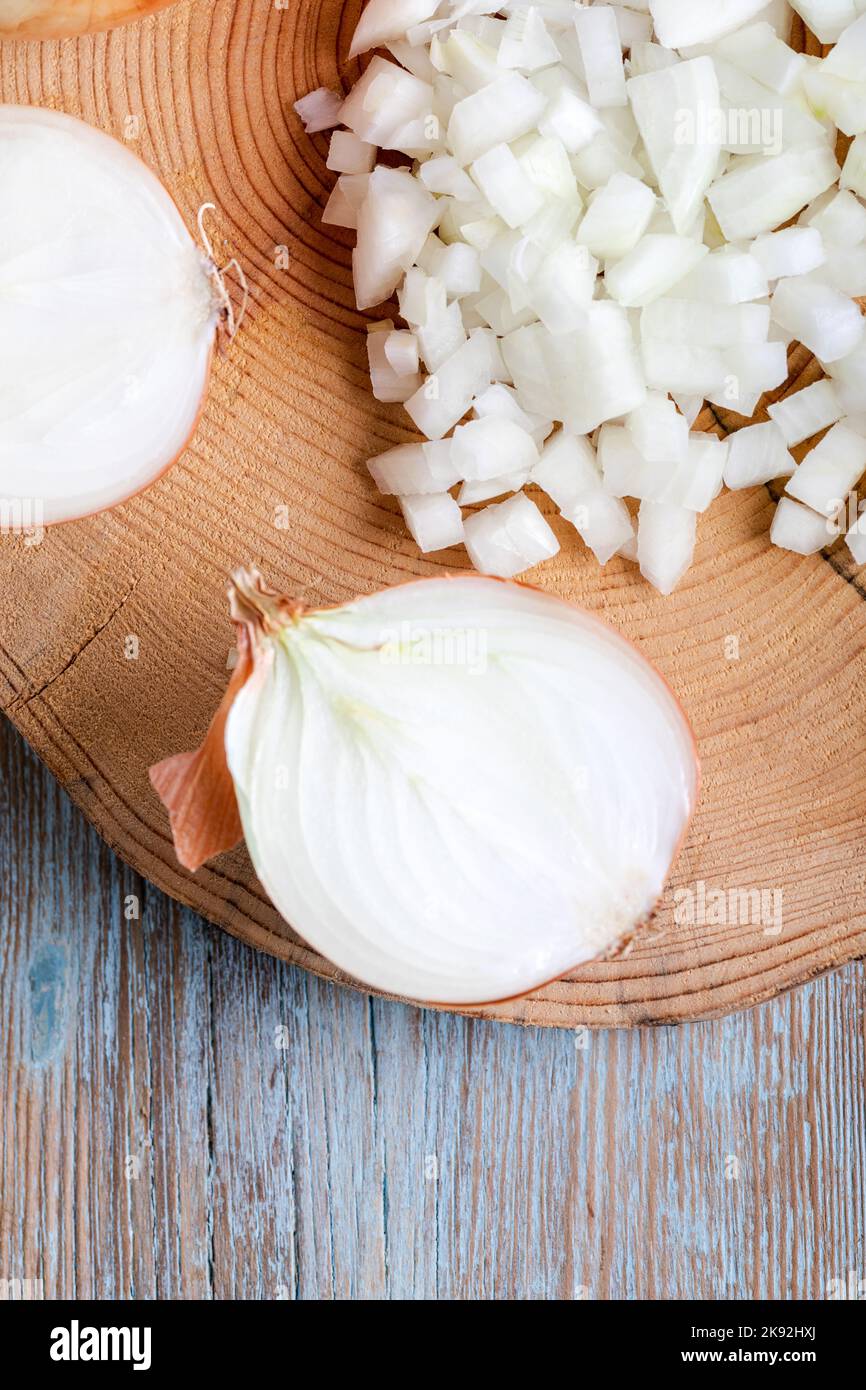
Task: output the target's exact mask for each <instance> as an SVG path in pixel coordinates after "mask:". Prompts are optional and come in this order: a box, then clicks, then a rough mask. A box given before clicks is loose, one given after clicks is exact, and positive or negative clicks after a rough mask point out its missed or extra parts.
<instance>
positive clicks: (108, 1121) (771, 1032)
mask: <svg viewBox="0 0 866 1390" xmlns="http://www.w3.org/2000/svg"><path fill="white" fill-rule="evenodd" d="M864 997H866V992H864V968H863V965H862V964H855V965H850V966H847V967H846V968H844V969H842V970H840V971H838V972H837V973H835V974H831V975H827V976H825V977H824V978H822V979H820V980H818V981H816V982H815V983H813V984H811V985H809V986H807V987H806V988H804V989H802V990H800V991H797V992H795V993H793V994H789V995H787V996H784V997H782V998H780V999H778V1000H777V1001H775V1002H774V1003H772V1004H769V1005H765V1006H763V1007H761V1008H759V1009H756V1010H754V1011H753V1012H751V1013H745V1014H739V1015H736V1016H733V1017H729V1018H727V1019H723V1020H719V1021H717V1022H714V1023H706V1024H690V1025H684V1026H682V1027H680V1028H677V1029H662V1028H658V1029H654V1030H641V1031H633V1032H623V1033H614V1032H609V1033H588V1032H577V1033H575V1032H558V1031H555V1030H544V1031H542V1030H534V1029H527V1030H522V1029H519V1028H517V1027H513V1026H509V1025H503V1024H495V1023H487V1022H481V1021H472V1020H466V1019H461V1018H453V1017H449V1016H447V1015H444V1014H435V1013H430V1012H423V1011H421V1010H417V1009H413V1008H409V1007H406V1006H402V1005H396V1004H391V1003H387V1002H385V1001H382V1000H370V999H369V998H367V997H366V996H363V995H361V994H356V993H352V992H350V991H348V990H344V989H340V988H335V987H333V986H331V985H328V984H325V983H323V982H321V981H318V980H316V979H313V978H312V977H310V976H307V975H305V974H304V973H303V972H301V971H299V970H298V969H295V968H293V967H291V966H287V965H282V964H280V963H278V962H276V961H274V960H271V959H270V958H268V957H265V956H262V955H257V954H256V953H254V952H253V951H252V950H251V949H249V948H248V947H246V946H243V945H241V944H239V943H238V942H236V941H233V940H231V939H230V938H229V937H227V936H226V935H224V934H223V933H222V932H221V931H219V930H217V929H216V928H213V927H210V926H208V925H207V924H206V923H204V922H202V921H201V920H200V919H198V918H197V917H195V916H194V915H193V914H192V913H191V912H189V911H187V910H185V909H182V908H180V907H178V906H177V905H176V904H175V903H173V902H172V901H170V900H169V899H167V898H165V897H164V896H162V894H160V893H159V892H157V891H156V890H155V889H153V888H151V887H149V886H148V885H147V884H146V883H144V882H143V881H142V880H141V879H140V878H139V877H138V876H137V875H136V874H134V873H132V872H131V871H130V870H129V869H127V868H126V867H125V866H124V865H123V864H122V863H120V862H119V861H118V860H117V859H116V858H115V857H114V856H113V855H112V853H111V852H110V850H109V849H108V848H107V847H106V846H105V845H104V844H102V842H101V841H100V840H99V839H98V838H97V836H96V835H95V833H94V832H93V831H92V830H91V829H90V828H89V827H88V826H87V824H86V823H85V821H84V819H83V817H82V816H81V815H80V814H79V812H78V811H77V810H75V809H74V808H73V807H72V806H71V804H70V803H69V802H68V801H67V799H66V797H65V795H64V794H63V793H62V792H61V791H60V790H59V789H58V788H57V786H56V785H55V783H54V782H53V781H52V779H51V778H50V777H49V776H48V775H47V773H46V772H45V771H44V769H43V768H42V767H41V766H40V764H39V763H38V762H37V760H36V759H35V758H34V756H33V755H32V754H31V753H30V752H29V750H28V749H27V748H26V746H25V745H24V744H23V742H22V741H21V739H20V738H19V737H18V735H17V734H15V733H14V732H13V731H12V730H11V729H10V728H9V727H8V726H7V725H6V724H5V722H4V723H2V729H0V1016H2V1018H3V1019H4V1020H5V1024H6V1027H5V1033H6V1040H5V1048H3V1050H2V1054H0V1055H2V1058H3V1061H2V1071H0V1100H2V1115H3V1124H2V1136H0V1279H14V1278H19V1279H42V1280H43V1285H44V1294H45V1297H46V1298H57V1297H98V1298H116V1297H121V1298H243V1299H279V1298H291V1299H294V1298H313V1299H331V1298H341V1299H342V1298H373V1299H378V1298H398V1299H404V1298H441V1299H453V1298H460V1299H463V1298H473V1299H479V1298H481V1299H490V1298H497V1299H504V1298H518V1299H530V1298H566V1299H571V1298H627V1299H646V1298H664V1299H669V1298H686V1299H703V1298H712V1297H720V1298H741V1297H758V1298H766V1297H781V1298H796V1297H807V1298H823V1297H826V1296H827V1292H828V1288H829V1287H832V1286H831V1284H830V1281H832V1280H835V1279H841V1280H848V1279H849V1277H850V1274H851V1272H853V1273H854V1276H855V1277H856V1278H857V1279H862V1278H863V1277H864V1274H866V1269H864V1265H866V1251H864V1176H866V1172H864V1170H866V1152H864V1148H866V1140H864V1085H863V1082H864Z"/></svg>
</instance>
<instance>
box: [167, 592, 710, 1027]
mask: <svg viewBox="0 0 866 1390" xmlns="http://www.w3.org/2000/svg"><path fill="white" fill-rule="evenodd" d="M231 598H232V610H233V615H234V618H235V621H236V623H237V625H238V633H239V650H240V653H241V661H240V663H239V665H238V667H237V668H236V670H235V673H234V675H233V678H232V682H231V684H230V686H229V689H228V691H227V693H226V697H225V699H224V701H223V704H222V706H221V708H220V710H219V712H218V714H217V716H216V718H215V720H214V723H213V725H212V726H211V729H210V731H209V733H208V736H207V738H206V739H205V742H204V744H203V745H202V748H201V749H200V750H199V752H198V753H195V754H184V755H182V756H180V757H174V758H169V759H167V761H165V762H164V763H161V764H159V765H158V766H157V767H155V768H153V769H152V770H151V780H152V781H153V784H154V786H155V788H156V790H157V791H158V793H159V795H160V796H161V797H162V799H163V801H164V802H165V804H166V806H167V807H168V809H169V812H170V815H171V824H172V831H173V834H174V841H175V846H176V849H177V853H178V857H179V859H180V861H181V863H183V864H184V865H185V866H186V867H188V868H190V869H196V868H198V867H199V866H200V865H201V864H202V863H203V862H204V861H205V859H207V858H209V857H210V856H212V855H213V854H216V853H218V852H220V851H221V850H224V849H227V848H230V847H231V846H232V845H233V844H234V843H236V841H237V838H238V831H239V827H240V825H242V827H243V832H244V834H245V837H246V842H247V846H248V848H249V851H250V855H251V857H252V860H253V864H254V865H255V868H256V871H257V873H258V875H259V878H260V879H261V882H262V884H263V885H264V887H265V888H266V890H267V892H268V893H269V895H270V897H271V898H272V900H273V902H274V904H275V905H276V907H277V908H278V909H279V911H280V912H281V913H282V914H283V916H284V917H285V919H286V920H287V921H288V922H290V923H291V924H292V926H293V927H295V928H296V929H297V931H298V932H299V933H300V934H301V935H302V936H303V937H304V939H305V940H306V941H307V942H308V943H309V944H310V945H311V946H312V947H314V948H315V949H316V950H318V951H321V952H322V954H323V955H325V956H327V958H328V959H329V960H331V961H332V962H333V963H334V964H335V965H336V966H337V967H338V968H339V969H341V970H344V971H347V972H349V973H350V974H351V975H353V976H355V977H356V978H357V979H359V980H361V981H363V982H364V983H366V984H367V985H370V986H373V987H375V988H377V989H381V990H386V991H389V992H391V993H395V994H400V995H404V996H408V997H410V998H414V999H418V1000H427V1001H430V1000H432V1001H436V1002H439V1003H443V1004H473V1003H481V1002H487V1001H491V1000H496V999H503V998H508V997H512V996H515V995H519V994H523V993H525V992H527V991H529V990H531V989H534V988H537V987H538V986H540V985H542V984H543V983H545V982H546V981H548V980H551V979H554V978H555V977H557V976H559V975H561V974H562V973H564V972H565V971H566V970H569V969H571V968H572V967H574V966H576V965H578V964H580V963H581V962H583V961H587V960H591V959H593V958H594V957H597V956H600V955H602V954H604V953H605V952H609V951H611V950H613V949H615V948H616V947H617V946H618V945H619V944H620V943H622V942H623V941H624V940H626V939H627V938H629V937H630V936H631V935H632V933H633V932H634V931H635V929H636V927H637V926H638V925H639V924H640V923H641V922H642V921H644V920H645V919H646V918H647V916H648V915H649V914H650V912H651V911H652V909H653V905H654V904H655V902H656V901H657V899H658V897H659V895H660V893H661V892H662V890H663V888H664V885H665V881H666V879H667V875H668V871H669V868H670V865H671V862H672V860H673V857H674V855H675V854H676V852H677V849H678V846H679V844H680V843H681V841H682V838H683V835H684V832H685V830H686V827H687V825H688V822H689V819H690V817H691V814H692V811H693V809H694V805H695V801H696V797H697V790H698V780H699V770H698V764H697V759H696V754H695V746H694V740H693V737H692V734H691V731H690V729H689V726H688V723H687V721H686V718H685V716H684V714H683V712H682V710H681V708H680V706H679V705H678V704H677V702H676V700H675V699H674V697H673V695H672V694H671V692H670V690H669V688H668V687H667V685H666V684H665V682H664V681H663V680H662V678H661V676H660V675H659V674H658V673H657V672H656V671H655V670H654V668H653V667H652V666H650V664H649V663H648V662H647V661H646V660H645V659H644V658H643V657H642V656H641V655H640V654H639V653H638V652H637V650H636V649H635V648H634V647H632V646H631V645H630V644H629V643H628V642H626V641H624V640H623V639H622V638H621V637H620V636H619V635H618V634H617V633H615V632H614V631H613V630H612V629H610V628H608V627H607V626H605V625H604V624H603V623H601V622H600V621H598V620H597V619H596V618H594V617H591V616H590V615H589V614H586V613H584V612H582V611H581V610H580V609H578V608H575V607H573V606H572V605H570V604H568V603H565V602H563V601H561V600H559V599H556V598H553V597H551V596H549V595H546V594H543V593H540V592H538V591H536V590H533V589H528V588H525V587H522V586H520V585H516V584H512V583H502V582H498V581H496V580H492V579H487V578H482V577H480V576H479V577H465V578H459V579H453V578H450V579H430V580H421V581H417V582H414V583H409V584H405V585H402V586H398V587H396V588H392V589H388V590H385V591H384V592H382V593H377V594H373V595H371V596H369V597H367V598H361V599H358V600H356V601H355V602H354V603H349V604H346V605H345V606H343V607H340V608H335V609H331V610H328V611H320V612H305V611H304V610H303V608H302V607H301V605H300V604H298V603H296V602H292V601H290V600H288V599H286V598H283V597H280V596H279V595H277V594H275V593H273V592H272V591H271V590H269V589H267V588H266V587H265V585H264V584H263V582H262V580H261V577H260V576H259V575H258V574H257V573H256V572H255V571H239V572H238V573H237V574H236V575H235V578H234V584H233V586H232V589H231Z"/></svg>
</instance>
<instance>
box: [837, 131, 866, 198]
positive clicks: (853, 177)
mask: <svg viewBox="0 0 866 1390" xmlns="http://www.w3.org/2000/svg"><path fill="white" fill-rule="evenodd" d="M839 186H840V187H841V188H843V189H845V188H849V189H850V190H851V191H852V193H857V194H859V196H860V197H861V198H866V135H858V136H857V137H856V139H855V140H852V141H851V148H850V149H849V151H848V154H847V157H846V159H845V163H844V164H843V166H842V178H841V180H840V185H839Z"/></svg>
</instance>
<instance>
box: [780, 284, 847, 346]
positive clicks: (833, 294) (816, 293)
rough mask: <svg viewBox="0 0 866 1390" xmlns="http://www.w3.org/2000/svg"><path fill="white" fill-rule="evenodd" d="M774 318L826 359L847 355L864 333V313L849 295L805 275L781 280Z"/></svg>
mask: <svg viewBox="0 0 866 1390" xmlns="http://www.w3.org/2000/svg"><path fill="white" fill-rule="evenodd" d="M773 319H774V320H775V322H776V323H778V324H779V325H780V327H782V328H785V329H787V331H788V332H789V333H791V334H792V335H793V337H795V338H797V339H798V340H799V341H800V342H801V343H802V344H803V345H804V347H807V348H808V349H809V351H810V352H814V354H815V356H816V357H817V358H819V359H820V361H822V362H835V361H837V360H838V359H839V358H840V357H847V356H848V354H849V353H851V352H853V351H854V349H855V348H856V347H857V345H858V343H859V342H860V339H861V338H862V337H863V315H862V314H861V313H860V308H859V306H858V305H857V304H855V303H854V301H853V300H852V299H849V298H848V296H847V295H844V294H840V293H839V291H838V290H834V289H831V288H830V287H829V285H820V284H816V283H815V282H814V281H812V280H803V279H801V278H797V279H792V280H780V281H779V283H778V285H777V286H776V293H775V294H774V296H773Z"/></svg>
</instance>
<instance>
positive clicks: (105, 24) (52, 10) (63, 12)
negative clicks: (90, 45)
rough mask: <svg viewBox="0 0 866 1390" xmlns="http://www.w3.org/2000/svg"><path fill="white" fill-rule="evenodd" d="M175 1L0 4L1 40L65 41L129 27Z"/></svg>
mask: <svg viewBox="0 0 866 1390" xmlns="http://www.w3.org/2000/svg"><path fill="white" fill-rule="evenodd" d="M173 4H175V0H0V38H12V39H66V38H71V37H73V36H74V35H76V34H92V33H95V32H97V31H99V30H103V29H114V28H115V27H116V26H118V25H121V24H132V23H134V21H135V20H137V19H144V18H145V17H146V16H147V15H149V14H154V13H155V12H156V11H157V10H165V9H168V7H169V5H173Z"/></svg>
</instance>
